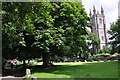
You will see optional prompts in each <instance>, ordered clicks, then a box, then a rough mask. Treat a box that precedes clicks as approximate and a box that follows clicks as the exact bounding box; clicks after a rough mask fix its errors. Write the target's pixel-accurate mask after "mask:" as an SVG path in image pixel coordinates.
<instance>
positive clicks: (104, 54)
mask: <svg viewBox="0 0 120 80" xmlns="http://www.w3.org/2000/svg"><path fill="white" fill-rule="evenodd" d="M95 56H96V57H109V56H111V54H109V53H101V54H96V55H95Z"/></svg>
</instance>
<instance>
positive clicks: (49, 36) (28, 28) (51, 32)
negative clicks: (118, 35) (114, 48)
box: [2, 2, 98, 59]
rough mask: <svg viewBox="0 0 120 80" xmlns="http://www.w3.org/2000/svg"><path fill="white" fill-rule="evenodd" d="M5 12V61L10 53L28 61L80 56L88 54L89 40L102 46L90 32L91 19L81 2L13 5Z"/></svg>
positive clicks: (3, 5) (6, 8)
mask: <svg viewBox="0 0 120 80" xmlns="http://www.w3.org/2000/svg"><path fill="white" fill-rule="evenodd" d="M2 8H3V12H4V13H3V27H2V32H3V36H4V37H3V52H4V54H3V57H6V56H5V55H6V54H9V55H10V54H11V53H9V51H8V52H6V49H7V50H13V52H16V53H15V54H16V55H17V54H19V55H22V57H23V56H24V57H25V58H26V59H27V58H30V57H33V56H34V55H36V53H37V55H38V54H39V53H44V54H45V53H49V54H56V55H59V56H61V55H66V56H68V55H69V56H77V55H79V53H81V52H83V51H86V50H87V46H88V43H87V42H86V40H87V39H88V38H87V37H90V38H89V40H94V43H95V44H97V45H98V39H96V37H95V35H93V34H91V33H90V32H89V33H90V34H89V33H88V32H87V30H86V25H87V21H89V17H88V16H87V14H86V12H85V9H84V7H83V5H82V3H81V2H41V3H34V2H31V3H20V2H17V3H14V2H10V3H2ZM16 57H21V56H18V55H17V56H16Z"/></svg>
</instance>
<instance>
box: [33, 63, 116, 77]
mask: <svg viewBox="0 0 120 80" xmlns="http://www.w3.org/2000/svg"><path fill="white" fill-rule="evenodd" d="M54 65H57V66H55V67H51V68H35V69H33V70H32V74H31V77H37V78H118V62H117V61H113V62H70V63H54Z"/></svg>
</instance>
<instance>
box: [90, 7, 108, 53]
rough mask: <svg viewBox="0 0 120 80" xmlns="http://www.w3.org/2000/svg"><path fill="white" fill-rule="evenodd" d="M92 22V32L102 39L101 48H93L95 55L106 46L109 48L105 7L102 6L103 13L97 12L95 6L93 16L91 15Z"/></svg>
mask: <svg viewBox="0 0 120 80" xmlns="http://www.w3.org/2000/svg"><path fill="white" fill-rule="evenodd" d="M89 16H90V18H91V21H92V28H91V32H92V33H94V34H96V36H97V37H98V38H99V39H100V48H97V47H96V46H95V45H93V46H92V52H93V53H94V54H96V53H98V50H99V49H102V48H103V47H104V46H107V36H106V26H105V15H104V10H103V7H102V6H101V11H100V12H99V11H96V9H95V6H93V14H92V13H91V10H90V14H89Z"/></svg>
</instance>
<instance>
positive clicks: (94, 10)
mask: <svg viewBox="0 0 120 80" xmlns="http://www.w3.org/2000/svg"><path fill="white" fill-rule="evenodd" d="M93 13H94V14H95V13H96V9H95V6H93Z"/></svg>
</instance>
